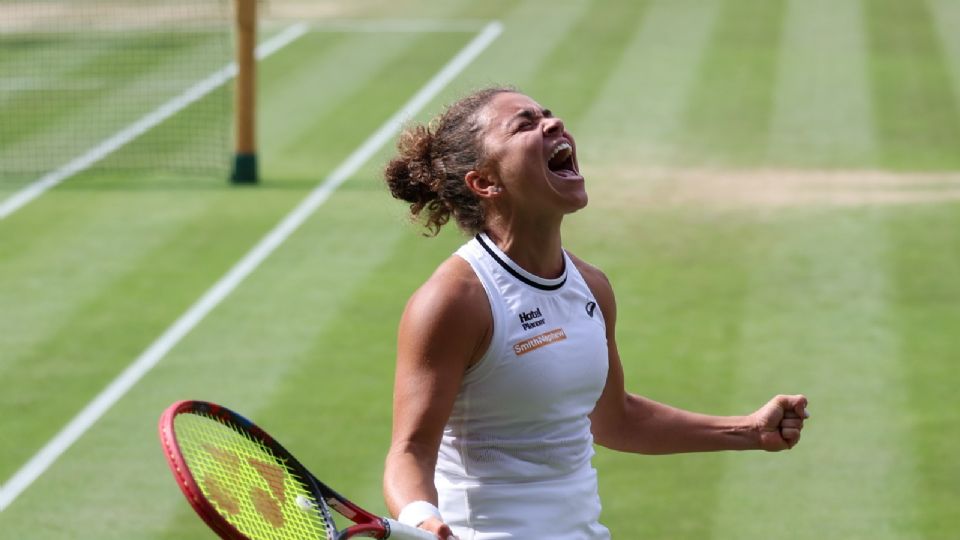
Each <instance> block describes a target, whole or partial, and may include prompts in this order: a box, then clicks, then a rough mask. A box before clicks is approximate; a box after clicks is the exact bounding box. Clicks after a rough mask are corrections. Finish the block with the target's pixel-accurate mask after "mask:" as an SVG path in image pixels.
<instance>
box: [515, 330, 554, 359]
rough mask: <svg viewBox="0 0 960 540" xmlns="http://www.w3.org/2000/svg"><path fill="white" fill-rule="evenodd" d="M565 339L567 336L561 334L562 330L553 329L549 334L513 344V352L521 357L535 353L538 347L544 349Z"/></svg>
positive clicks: (545, 333)
mask: <svg viewBox="0 0 960 540" xmlns="http://www.w3.org/2000/svg"><path fill="white" fill-rule="evenodd" d="M565 339H567V335H566V334H564V333H563V328H555V329H553V330H550V331H549V332H544V333H542V334H540V335H538V336H533V337H532V338H530V339H525V340H523V341H521V342H519V343H515V344H514V345H513V352H515V353H516V354H517V356H522V355H524V354H527V353H528V352H530V351H535V350H537V349H539V348H540V347H546V346H547V345H550V344H551V343H556V342H558V341H563V340H565Z"/></svg>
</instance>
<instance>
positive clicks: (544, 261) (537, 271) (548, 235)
mask: <svg viewBox="0 0 960 540" xmlns="http://www.w3.org/2000/svg"><path fill="white" fill-rule="evenodd" d="M484 232H486V233H487V236H489V237H490V240H492V241H493V242H494V243H495V244H497V247H499V248H500V250H501V251H503V252H504V253H506V254H507V256H508V257H510V259H512V260H513V262H515V263H517V264H518V265H520V267H521V268H523V269H524V270H526V271H527V272H530V273H531V274H533V275H536V276H540V277H543V278H547V279H553V278H556V277H559V276H560V275H561V274H562V273H563V270H564V263H563V247H562V243H561V241H560V224H559V223H556V224H548V225H543V224H540V225H539V226H537V225H536V224H533V225H531V224H526V225H525V226H523V227H519V226H511V224H510V223H505V222H503V221H502V220H497V219H493V220H489V221H488V222H487V224H486V227H485V228H484Z"/></svg>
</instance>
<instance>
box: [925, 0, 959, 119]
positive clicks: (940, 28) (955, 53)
mask: <svg viewBox="0 0 960 540" xmlns="http://www.w3.org/2000/svg"><path fill="white" fill-rule="evenodd" d="M930 10H931V12H932V17H933V21H934V23H935V24H936V28H937V37H938V38H939V40H940V45H941V48H942V49H943V54H944V56H945V59H944V61H945V62H946V63H947V65H948V66H949V68H950V80H951V81H952V82H953V84H952V85H951V86H952V89H953V96H954V100H955V102H956V108H957V109H958V110H960V33H958V32H957V28H960V3H958V2H955V1H953V0H931V1H930Z"/></svg>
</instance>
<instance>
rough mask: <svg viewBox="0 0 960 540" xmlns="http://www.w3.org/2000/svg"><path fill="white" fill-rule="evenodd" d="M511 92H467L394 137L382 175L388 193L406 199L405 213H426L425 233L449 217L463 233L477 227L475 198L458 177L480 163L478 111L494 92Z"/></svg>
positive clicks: (480, 214) (480, 220) (480, 215)
mask: <svg viewBox="0 0 960 540" xmlns="http://www.w3.org/2000/svg"><path fill="white" fill-rule="evenodd" d="M505 92H517V90H516V89H514V88H509V87H500V86H497V87H490V88H484V89H482V90H478V91H476V92H473V93H472V94H470V95H468V96H466V97H464V98H462V99H460V100H459V101H457V102H456V103H454V104H453V105H450V106H449V107H447V108H446V110H445V111H444V112H443V113H441V114H440V115H439V116H437V117H436V118H434V119H433V120H432V121H431V122H430V123H429V124H427V125H422V124H418V125H414V126H412V127H409V128H407V129H406V130H405V131H404V132H403V133H402V134H401V135H400V138H399V139H398V141H397V155H396V157H394V158H393V159H392V160H390V162H389V163H388V164H387V166H386V169H385V170H384V174H383V176H384V180H386V183H387V186H388V187H389V188H390V193H391V194H392V195H393V197H394V198H396V199H400V200H402V201H406V202H408V203H410V215H411V218H412V219H414V220H416V219H418V218H420V217H421V214H425V215H426V219H425V223H424V226H425V227H426V229H427V231H428V232H427V233H426V234H427V235H428V236H435V235H436V234H437V233H439V232H440V228H441V227H442V226H443V225H444V224H446V223H447V222H448V221H450V217H451V216H453V218H454V219H455V220H456V222H457V226H459V227H460V229H461V230H462V231H464V232H466V233H469V234H476V233H478V232H480V230H482V229H483V224H484V211H483V206H482V205H481V204H480V199H479V198H478V197H477V196H476V195H475V194H474V193H473V192H472V191H470V189H469V188H468V187H467V184H466V182H465V181H464V177H465V176H466V174H467V173H468V172H470V171H472V170H477V169H478V168H480V167H481V166H482V165H483V161H484V159H485V157H486V156H485V155H484V152H483V143H482V140H481V136H482V133H481V127H482V126H481V125H480V122H479V115H480V112H481V110H482V109H483V108H484V107H485V106H486V105H487V104H488V103H489V102H490V101H491V100H492V99H493V98H494V96H496V95H497V94H501V93H505Z"/></svg>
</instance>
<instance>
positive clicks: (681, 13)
mask: <svg viewBox="0 0 960 540" xmlns="http://www.w3.org/2000/svg"><path fill="white" fill-rule="evenodd" d="M719 13H720V2H716V1H713V0H711V1H707V2H703V1H699V0H657V1H655V2H652V3H651V4H650V7H649V8H648V10H647V11H646V13H645V15H644V17H643V19H642V21H641V22H640V24H638V25H637V27H636V29H635V31H634V34H633V36H632V38H631V40H630V42H629V43H627V44H626V45H625V51H624V52H623V55H622V56H621V57H620V60H619V63H618V66H617V68H616V71H615V72H614V73H613V74H612V75H611V76H610V77H609V78H608V79H607V80H606V81H604V83H603V86H602V89H601V90H600V93H599V94H598V95H597V97H596V99H595V100H594V102H593V104H592V106H591V107H590V109H589V111H588V113H587V116H586V118H585V119H584V121H583V126H584V131H583V132H581V131H575V132H574V135H575V136H580V137H581V138H582V140H581V141H580V143H581V144H580V145H579V146H578V149H577V150H578V153H579V155H580V162H581V163H582V164H585V167H586V172H587V173H589V172H590V169H589V166H590V164H592V163H596V164H598V165H600V164H603V163H605V162H608V161H609V162H614V163H623V164H625V165H626V166H627V167H630V166H631V165H637V164H638V162H639V164H642V165H645V166H647V165H656V164H664V163H669V162H671V161H672V160H674V159H676V158H677V153H678V152H679V150H678V142H677V139H678V137H679V135H680V133H679V127H680V126H681V124H682V120H683V113H684V110H685V109H686V107H687V105H688V100H689V99H690V96H691V94H692V92H693V89H694V83H695V82H696V80H697V74H698V73H699V72H700V69H701V62H702V60H703V57H704V53H705V51H706V47H707V45H708V44H709V43H710V40H711V37H712V35H713V32H714V29H715V26H716V22H717V19H718V16H719ZM587 180H588V181H589V182H604V181H605V179H604V178H597V177H589V178H588V179H587Z"/></svg>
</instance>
